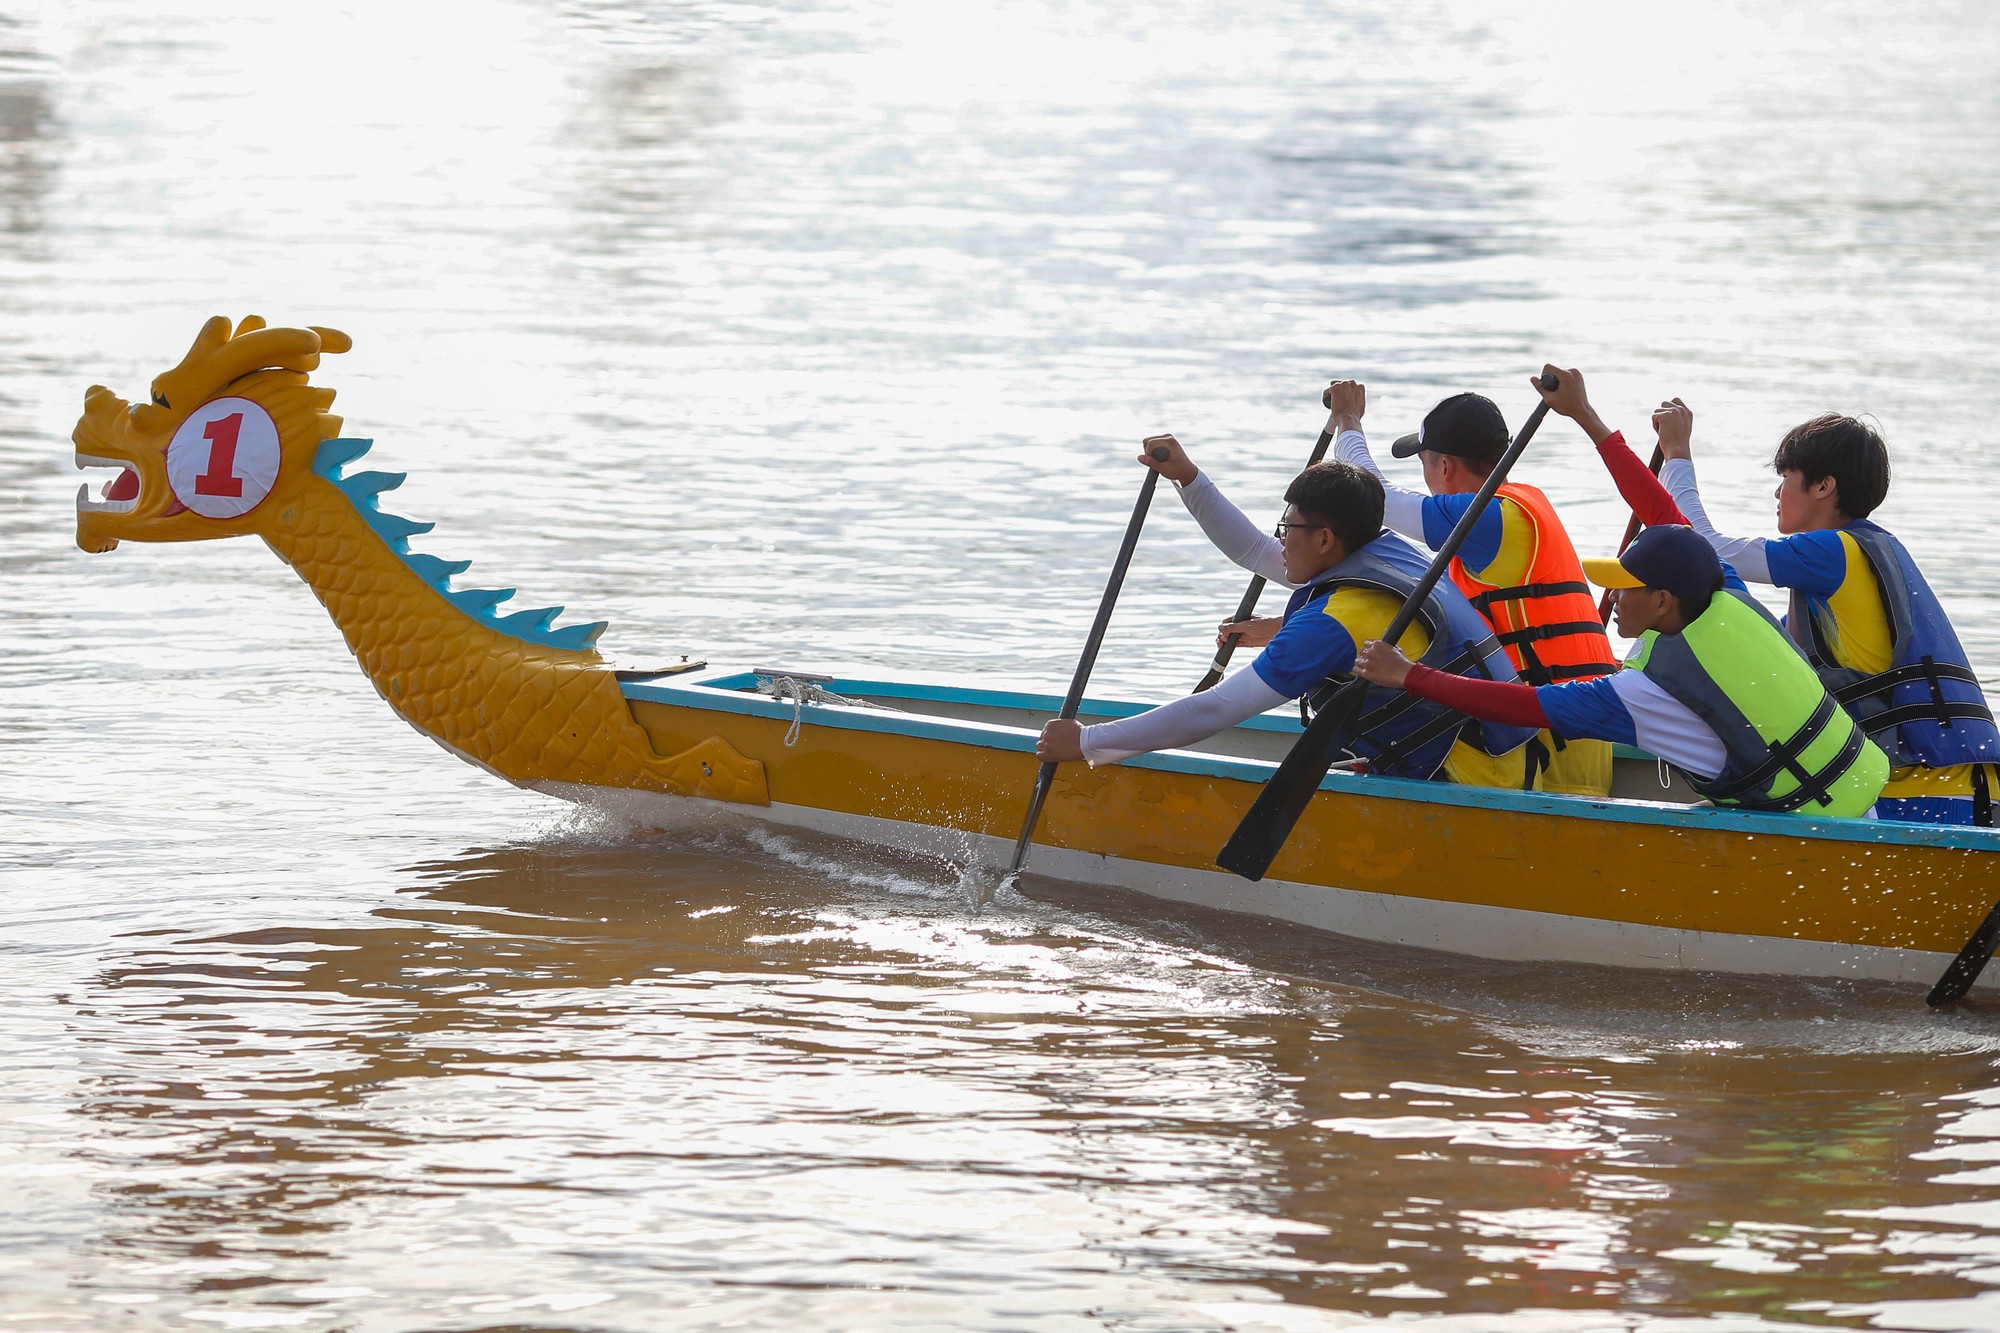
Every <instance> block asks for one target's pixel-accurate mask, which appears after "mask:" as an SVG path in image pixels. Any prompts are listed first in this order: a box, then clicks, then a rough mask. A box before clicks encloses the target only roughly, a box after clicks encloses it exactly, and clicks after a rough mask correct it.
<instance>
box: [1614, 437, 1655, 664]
mask: <svg viewBox="0 0 2000 1333" xmlns="http://www.w3.org/2000/svg"><path fill="white" fill-rule="evenodd" d="M1666 461H1667V453H1666V450H1664V449H1662V448H1660V446H1659V445H1657V444H1656V445H1654V446H1653V461H1652V462H1651V463H1648V464H1647V465H1646V466H1648V467H1650V468H1652V469H1653V475H1654V476H1656V477H1657V476H1659V475H1660V468H1661V467H1662V466H1664V465H1665V463H1666ZM1639 527H1640V524H1639V516H1638V515H1637V514H1634V515H1632V517H1631V520H1630V521H1629V522H1627V523H1626V524H1625V535H1624V536H1623V537H1620V538H1619V539H1618V550H1617V552H1616V554H1618V555H1623V554H1625V548H1626V547H1628V546H1630V545H1631V544H1632V542H1633V540H1634V539H1635V538H1637V537H1638V535H1639ZM1612 599H1613V592H1612V590H1611V589H1610V588H1606V589H1605V590H1604V595H1603V596H1602V597H1600V598H1598V599H1597V618H1598V619H1599V620H1601V621H1603V622H1604V623H1605V624H1607V625H1609V624H1610V623H1611V602H1612Z"/></svg>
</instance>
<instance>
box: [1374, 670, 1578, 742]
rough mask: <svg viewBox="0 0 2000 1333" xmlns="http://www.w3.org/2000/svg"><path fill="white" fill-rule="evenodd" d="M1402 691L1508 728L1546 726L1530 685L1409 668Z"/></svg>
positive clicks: (1537, 697)
mask: <svg viewBox="0 0 2000 1333" xmlns="http://www.w3.org/2000/svg"><path fill="white" fill-rule="evenodd" d="M1403 688H1404V689H1406V690H1408V691H1409V692H1410V693H1411V694H1414V695H1416V696H1417V697H1418V698H1419V699H1429V700H1430V701H1431V702H1432V703H1440V704H1443V705H1444V706H1445V707H1446V708H1450V709H1455V710H1456V711H1458V712H1461V713H1464V714H1465V715H1466V716H1468V717H1482V718H1485V719H1486V720H1487V721H1488V722H1504V723H1506V724H1507V725H1508V726H1510V727H1546V726H1547V725H1549V715H1548V714H1547V713H1544V712H1543V711H1542V701H1541V698H1540V697H1539V696H1538V695H1536V693H1535V687H1534V686H1532V685H1514V684H1509V683H1507V682H1505V681H1498V680H1475V679H1473V678H1472V677H1470V676H1454V675H1452V674H1451V673H1450V672H1449V671H1439V670H1437V669H1436V668H1435V667H1427V666H1412V667H1411V668H1410V677H1409V679H1408V680H1406V681H1404V682H1403Z"/></svg>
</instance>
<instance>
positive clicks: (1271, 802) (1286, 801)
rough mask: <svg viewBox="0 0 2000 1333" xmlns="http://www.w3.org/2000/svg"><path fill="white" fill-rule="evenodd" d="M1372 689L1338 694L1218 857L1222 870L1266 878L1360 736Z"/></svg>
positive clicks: (1350, 687) (1362, 684) (1351, 687)
mask: <svg viewBox="0 0 2000 1333" xmlns="http://www.w3.org/2000/svg"><path fill="white" fill-rule="evenodd" d="M1367 690H1368V682H1367V681H1365V680H1358V679H1357V680H1350V681H1349V682H1347V684H1345V685H1343V686H1341V687H1340V688H1339V689H1338V690H1336V691H1334V695H1333V698H1331V699H1330V700H1328V701H1327V705H1326V707H1325V708H1323V709H1321V710H1320V712H1319V713H1318V715H1317V716H1315V717H1314V718H1313V720H1312V725H1310V726H1308V727H1307V728H1306V731H1305V735H1303V736H1301V737H1299V739H1298V743H1297V744H1296V745H1294V746H1292V749H1291V753H1289V754H1287V755H1286V756H1285V761H1284V762H1283V763H1281V764H1279V765H1278V771H1277V772H1276V773H1273V774H1272V775H1271V779H1270V781H1268V782H1266V783H1265V784H1264V789H1263V790H1262V791H1260V792H1258V793H1257V799H1256V800H1255V801H1254V802H1252V803H1251V806H1250V812H1249V813H1248V814H1246V815H1244V816H1243V822H1242V823H1240V824H1238V825H1237V826H1236V831H1235V832H1234V833H1232V834H1230V835H1229V841H1228V842H1226V843H1224V844H1223V847H1222V850H1221V851H1220V852H1218V853H1217V854H1216V857H1215V863H1216V864H1217V865H1219V866H1221V867H1222V868H1223V869H1224V870H1227V871H1231V872H1233V873H1234V874H1238V875H1241V876H1243V878H1245V879H1248V880H1259V879H1262V878H1264V872H1265V871H1267V870H1269V869H1270V868H1271V862H1273V861H1275V860H1277V859H1278V853H1279V851H1281V850H1282V849H1283V848H1284V845H1285V839H1287V838H1289V837H1291V836H1292V828H1293V826H1294V825H1296V824H1297V823H1298V822H1299V816H1300V815H1302V814H1304V813H1305V812H1306V806H1307V805H1308V804H1309V803H1311V801H1312V798H1313V793H1314V792H1316V791H1318V790H1319V784H1320V781H1321V780H1322V779H1323V778H1325V777H1326V774H1327V770H1328V769H1330V768H1332V767H1333V761H1334V759H1335V758H1336V757H1338V756H1339V754H1340V749H1341V747H1342V746H1343V745H1345V744H1347V742H1348V740H1349V739H1350V738H1351V737H1352V736H1353V735H1354V724H1355V722H1356V721H1358V720H1359V719H1360V717H1361V701H1362V697H1363V696H1364V695H1365V694H1366V693H1367Z"/></svg>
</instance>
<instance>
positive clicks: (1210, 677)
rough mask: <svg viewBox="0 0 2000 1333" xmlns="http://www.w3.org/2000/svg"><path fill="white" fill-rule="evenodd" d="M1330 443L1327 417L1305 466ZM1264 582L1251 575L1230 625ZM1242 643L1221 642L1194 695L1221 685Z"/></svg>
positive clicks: (1244, 614)
mask: <svg viewBox="0 0 2000 1333" xmlns="http://www.w3.org/2000/svg"><path fill="white" fill-rule="evenodd" d="M1332 443H1333V418H1332V417H1328V418H1327V419H1326V429H1325V430H1323V431H1321V432H1320V433H1319V443H1317V444H1315V445H1313V451H1312V457H1311V458H1308V459H1307V460H1306V466H1307V467H1311V466H1312V465H1313V464H1314V463H1317V462H1319V460H1320V459H1322V458H1325V457H1326V450H1327V446H1328V445H1330V444H1332ZM1265 582H1266V580H1265V578H1264V576H1263V575H1262V574H1253V575H1251V577H1250V586H1249V587H1247V588H1245V589H1244V590H1243V600H1242V601H1240V602H1238V603H1237V604H1236V614H1235V615H1233V616H1231V617H1230V618H1229V622H1230V623H1231V624H1232V625H1233V624H1235V623H1236V622H1237V621H1239V620H1248V619H1249V618H1250V615H1251V613H1252V612H1254V611H1255V610H1256V609H1257V599H1258V598H1260V597H1262V596H1263V595H1264V584H1265ZM1242 642H1243V636H1242V635H1241V634H1232V635H1230V636H1229V637H1228V638H1227V639H1224V640H1223V641H1222V646H1221V647H1220V648H1217V649H1216V650H1215V660H1214V661H1213V662H1210V663H1209V664H1208V673H1207V674H1206V675H1204V676H1203V677H1202V678H1201V682H1200V683H1199V684H1197V685H1196V686H1195V687H1194V692H1195V693H1196V694H1200V693H1201V692H1202V691H1203V690H1210V689H1214V688H1215V687H1216V686H1217V685H1220V684H1221V683H1222V675H1223V673H1224V672H1226V671H1227V670H1229V659H1230V658H1232V657H1234V656H1235V655H1236V645H1237V644H1239V643H1242Z"/></svg>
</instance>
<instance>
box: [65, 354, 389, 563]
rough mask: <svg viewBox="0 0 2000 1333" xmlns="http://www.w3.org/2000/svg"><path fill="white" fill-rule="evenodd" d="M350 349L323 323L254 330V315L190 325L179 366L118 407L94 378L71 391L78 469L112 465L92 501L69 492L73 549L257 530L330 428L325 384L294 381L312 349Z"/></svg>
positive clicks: (334, 425) (304, 476)
mask: <svg viewBox="0 0 2000 1333" xmlns="http://www.w3.org/2000/svg"><path fill="white" fill-rule="evenodd" d="M352 345H353V344H352V342H351V341H350V340H349V339H348V337H347V335H346V334H344V333H340V332H337V331H335V330H333V329H320V328H304V329H286V328H277V329H273V328H266V327H265V326H264V321H263V320H261V319H259V318H257V317H256V316H255V315H252V316H250V317H249V318H247V319H245V320H244V321H243V322H242V323H240V324H238V325H236V326H235V327H234V329H233V330H232V328H231V327H230V322H229V320H227V319H225V318H223V317H221V316H217V317H215V318H214V319H211V320H209V321H208V322H207V323H206V324H203V325H202V327H201V332H200V333H199V334H197V335H196V336H195V340H194V346H192V347H190V348H189V349H188V354H187V355H186V356H185V357H183V358H181V363H180V364H179V365H177V366H175V367H174V368H173V369H172V370H170V371H168V372H167V373H166V374H164V375H161V376H160V377H159V378H158V379H156V380H154V381H153V385H152V401H150V402H145V403H128V402H126V401H125V400H124V399H123V398H120V397H119V396H118V395H117V394H115V393H113V392H111V390H109V389H107V388H105V387H104V386H103V385H101V384H94V385H92V386H91V387H90V388H89V390H87V391H86V392H85V393H84V396H83V416H82V417H81V418H80V419H79V420H78V421H77V423H76V430H75V432H74V433H73V434H72V436H71V439H73V440H74V441H75V443H76V463H77V466H78V467H80V468H116V469H118V475H117V476H116V477H114V478H112V479H111V480H110V481H109V482H107V483H106V484H105V486H104V487H103V490H102V491H101V493H100V494H99V495H98V497H97V498H95V499H93V498H92V497H91V494H90V485H89V483H88V482H86V483H85V484H84V487H83V489H82V490H81V491H79V492H78V494H77V497H76V544H77V545H78V546H80V547H82V548H83V549H84V550H86V551H91V552H98V551H109V550H111V549H112V548H114V547H116V546H117V545H118V543H119V542H121V541H147V542H179V541H207V540H209V539H211V538H215V537H234V536H239V535H242V534H246V533H257V532H262V531H264V530H265V529H266V525H267V524H268V523H269V522H270V521H271V515H273V514H275V513H279V512H282V510H283V509H284V507H285V505H286V502H287V500H288V499H289V498H290V497H291V496H292V495H293V494H294V493H296V492H297V491H298V489H299V488H301V487H303V486H305V485H306V484H307V483H308V481H309V479H310V478H311V477H312V475H313V471H312V468H313V457H314V454H315V452H316V451H317V449H318V448H319V445H320V442H321V441H322V440H327V439H331V438H333V437H335V436H337V435H338V434H339V433H340V418H339V417H336V416H333V415H332V414H330V413H329V412H328V411H327V409H328V408H329V407H331V406H332V405H333V390H331V389H322V388H317V387H315V386H313V385H311V384H308V383H307V382H306V375H307V372H309V371H312V370H314V369H317V368H318V366H319V358H320V354H321V353H322V352H344V351H346V350H347V349H348V348H349V347H351V346H352Z"/></svg>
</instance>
